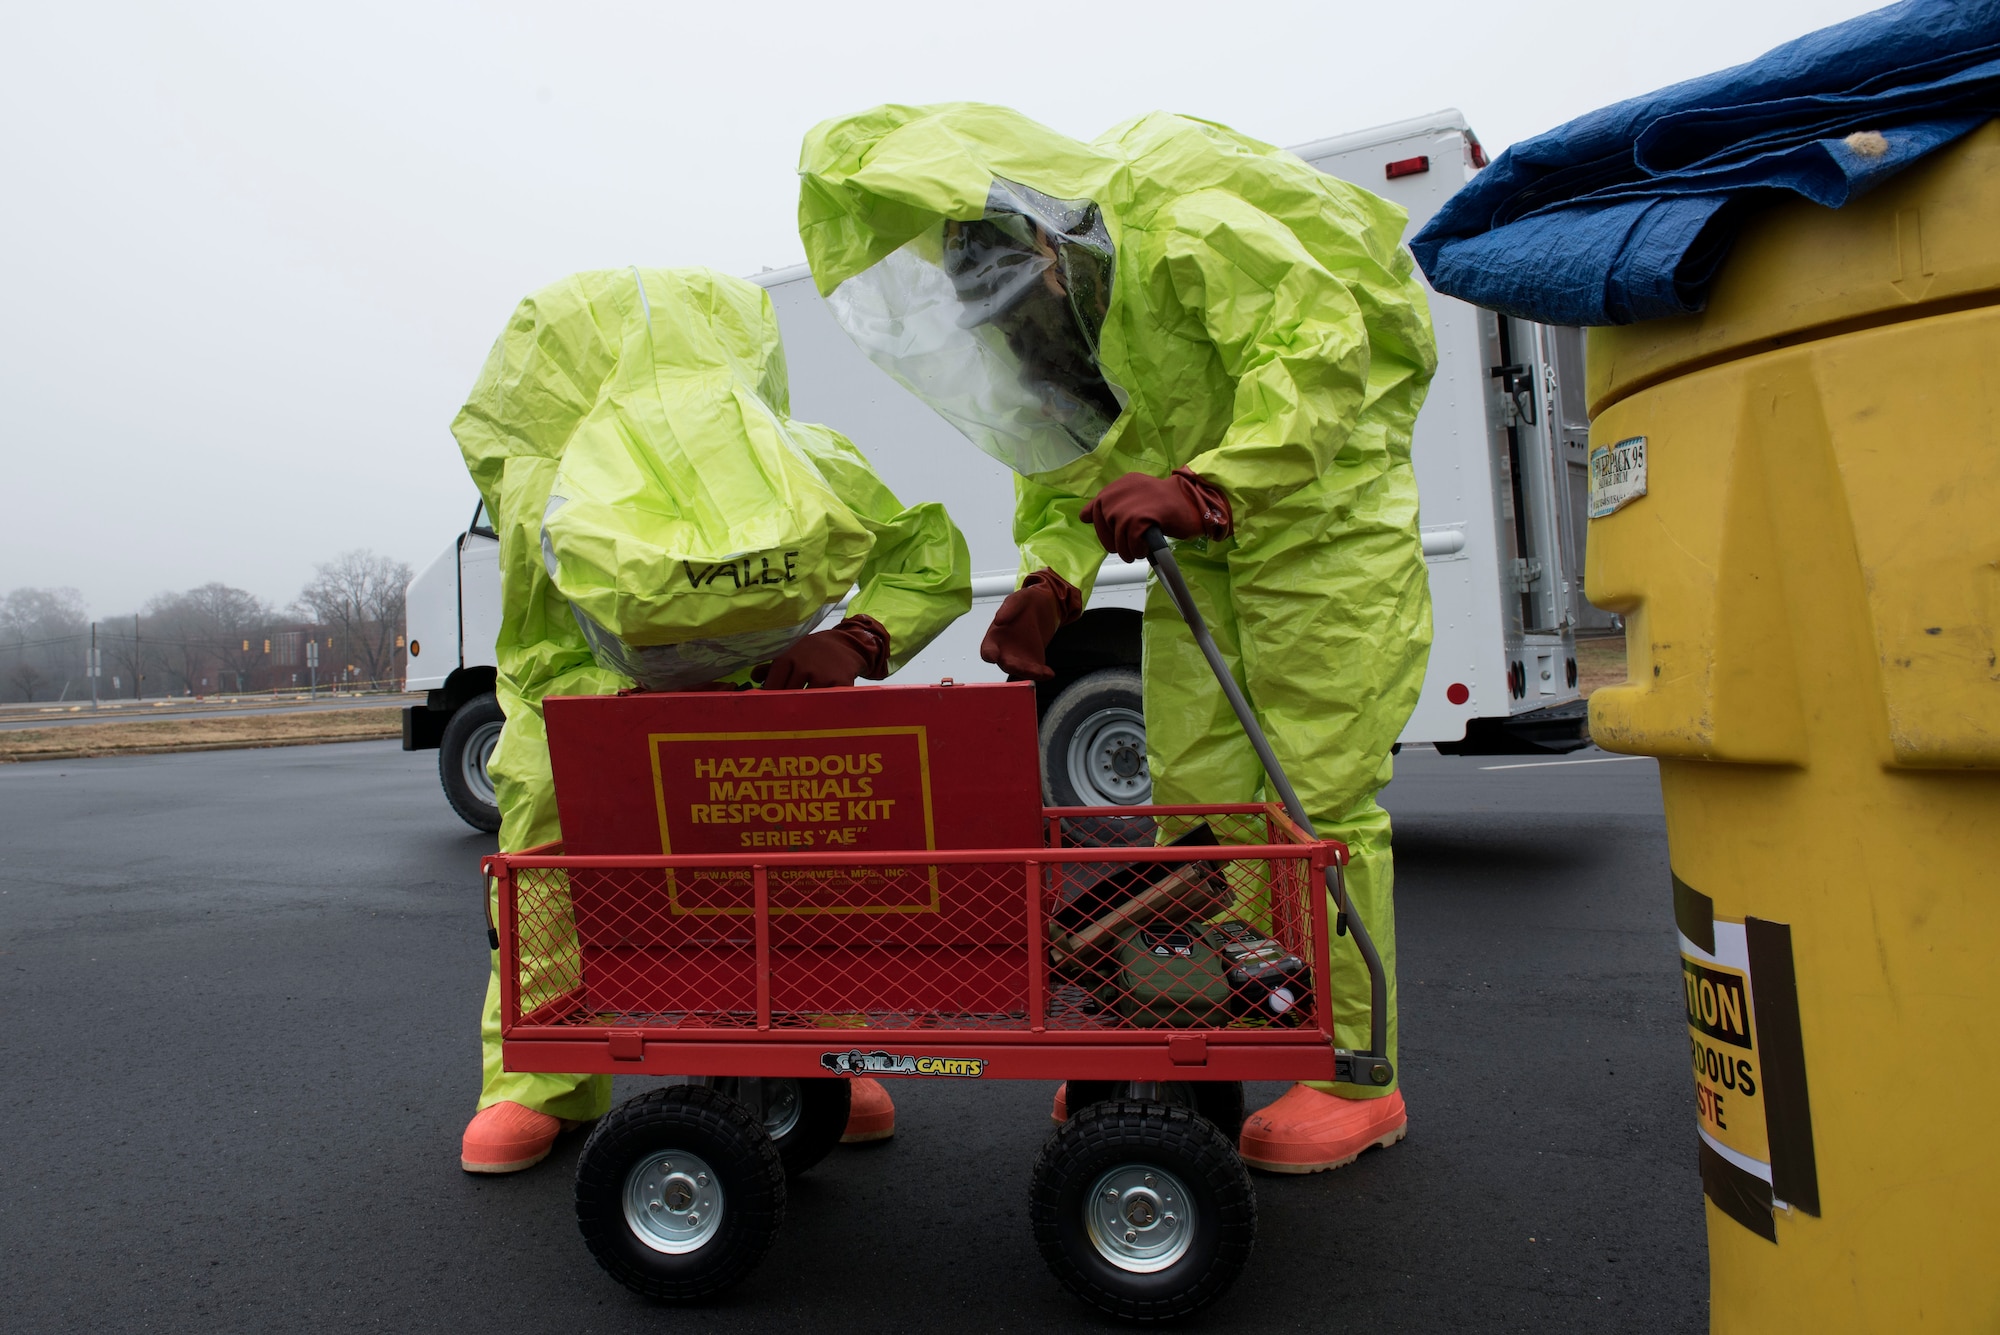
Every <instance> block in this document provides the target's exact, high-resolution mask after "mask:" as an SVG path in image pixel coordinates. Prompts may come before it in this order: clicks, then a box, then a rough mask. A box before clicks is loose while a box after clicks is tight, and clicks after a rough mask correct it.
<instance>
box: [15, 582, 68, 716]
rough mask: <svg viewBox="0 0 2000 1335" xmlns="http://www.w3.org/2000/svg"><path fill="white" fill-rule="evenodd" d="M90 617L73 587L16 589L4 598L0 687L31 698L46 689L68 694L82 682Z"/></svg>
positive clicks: (22, 697) (27, 698)
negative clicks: (57, 688) (55, 687)
mask: <svg viewBox="0 0 2000 1335" xmlns="http://www.w3.org/2000/svg"><path fill="white" fill-rule="evenodd" d="M89 621H90V614H89V613H88V612H87V611H86V610H85V609H84V605H83V597H82V595H81V594H79V593H77V591H76V590H75V589H15V590H14V591H13V592H11V593H9V594H8V595H7V596H6V597H4V598H0V684H4V687H5V690H6V693H7V694H8V695H10V696H16V697H18V698H20V699H23V700H33V699H34V698H35V697H36V696H37V695H39V694H41V692H42V691H43V690H44V688H46V687H47V686H50V685H52V684H54V683H56V682H61V683H62V684H63V686H62V690H63V693H65V694H67V693H68V690H69V688H70V686H71V685H72V684H73V683H76V682H80V681H82V680H83V673H84V657H85V653H84V650H85V646H86V644H87V642H88V639H89Z"/></svg>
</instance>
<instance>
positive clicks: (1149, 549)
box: [1146, 524, 1389, 1057]
mask: <svg viewBox="0 0 2000 1335" xmlns="http://www.w3.org/2000/svg"><path fill="white" fill-rule="evenodd" d="M1146 559H1147V560H1148V561H1150V562H1152V564H1153V573H1154V574H1155V575H1158V576H1159V577H1160V583H1161V584H1163V585H1164V586H1166V590H1167V594H1168V596H1169V597H1171V598H1172V599H1173V600H1174V606H1175V607H1177V608H1178V609H1180V614H1181V619H1182V620H1183V621H1185V622H1187V626H1188V629H1189V630H1190V631H1192V632H1193V633H1194V642H1195V644H1196V645H1198V646H1199V647H1200V649H1201V656H1202V657H1203V658H1206V659H1207V660H1208V666H1209V670H1210V671H1212V672H1213V673H1215V681H1216V684H1217V685H1219V686H1221V687H1222V694H1223V695H1224V696H1225V697H1227V698H1228V700H1229V707H1230V708H1231V709H1233V710H1235V711H1236V721H1237V722H1239V723H1241V724H1242V725H1243V732H1244V735H1245V736H1247V737H1249V739H1250V745H1251V747H1252V748H1253V749H1255V751H1256V752H1257V759H1258V760H1259V761H1261V762H1263V765H1264V773H1265V775H1266V776H1268V777H1269V778H1270V780H1271V787H1272V789H1273V790H1274V791H1275V792H1276V793H1277V794H1278V798H1279V800H1280V801H1281V802H1283V803H1284V806H1285V814H1286V815H1288V816H1290V817H1291V818H1292V823H1293V824H1294V825H1297V826H1298V827H1299V828H1300V829H1301V830H1303V831H1305V833H1306V835H1307V836H1308V837H1309V838H1313V839H1317V838H1319V834H1318V832H1317V831H1315V830H1314V829H1313V823H1312V821H1311V819H1309V818H1308V817H1307V816H1306V809H1305V806H1304V804H1303V803H1301V802H1300V801H1299V795H1298V792H1297V790H1295V789H1294V788H1293V787H1292V781H1291V780H1290V779H1288V778H1286V777H1285V771H1284V767H1283V766H1281V765H1279V764H1278V756H1277V753H1276V752H1274V751H1272V750H1271V742H1270V739H1269V738H1267V737H1265V736H1264V729H1263V728H1262V727H1261V726H1260V725H1259V724H1258V722H1257V716H1256V715H1255V714H1253V713H1251V712H1250V702H1249V701H1248V700H1245V699H1244V698H1243V690H1242V688H1241V687H1239V686H1238V685H1237V684H1236V678H1235V677H1234V676H1233V675H1231V673H1230V671H1229V665H1228V664H1227V663H1225V662H1223V661H1222V651H1221V650H1220V649H1218V648H1216V647H1215V637H1214V636H1212V635H1210V634H1209V633H1208V623H1207V622H1206V621H1203V620H1202V616H1201V609H1199V608H1197V607H1196V606H1195V605H1194V594H1193V593H1191V592H1189V590H1188V586H1187V580H1186V579H1184V578H1183V577H1182V576H1181V568H1180V563H1179V562H1177V561H1175V560H1174V553H1173V549H1172V548H1171V547H1169V546H1168V544H1167V535H1166V534H1164V533H1162V532H1161V531H1160V528H1159V525H1157V524H1153V525H1149V526H1148V527H1147V529H1146ZM1326 888H1327V890H1328V892H1329V893H1330V894H1332V896H1333V904H1334V908H1335V910H1336V911H1337V912H1336V915H1335V918H1334V931H1335V933H1336V934H1337V935H1341V936H1345V935H1347V932H1348V929H1349V928H1350V927H1352V928H1353V933H1354V945H1355V948H1356V949H1357V950H1359V951H1360V952H1361V959H1362V962H1363V963H1365V964H1366V965H1367V966H1368V1055H1369V1056H1370V1057H1386V1056H1387V1055H1388V1051H1389V1036H1388V1015H1389V982H1388V978H1387V976H1386V975H1385V974H1384V973H1383V971H1382V956H1381V953H1380V952H1378V951H1377V950H1376V949H1375V942H1374V940H1373V939H1372V938H1370V937H1369V935H1368V926H1367V924H1366V923H1364V922H1362V921H1361V915H1360V914H1358V913H1353V912H1350V909H1349V906H1348V903H1347V881H1346V878H1345V877H1344V876H1343V875H1342V874H1341V870H1340V867H1339V865H1338V864H1337V863H1328V864H1327V868H1326Z"/></svg>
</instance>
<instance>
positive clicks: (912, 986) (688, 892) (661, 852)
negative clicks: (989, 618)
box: [544, 683, 1041, 1012]
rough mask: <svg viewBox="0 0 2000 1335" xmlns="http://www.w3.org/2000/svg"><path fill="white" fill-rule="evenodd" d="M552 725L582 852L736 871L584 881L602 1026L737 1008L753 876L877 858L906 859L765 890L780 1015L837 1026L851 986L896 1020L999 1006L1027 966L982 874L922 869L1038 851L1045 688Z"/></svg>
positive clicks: (649, 703)
mask: <svg viewBox="0 0 2000 1335" xmlns="http://www.w3.org/2000/svg"><path fill="white" fill-rule="evenodd" d="M544 718H545V720H546V722H547V725H548V735H549V754H550V758H551V762H552V764H553V766H554V771H555V779H556V807H557V812H558V815H559V817H560V819H561V821H562V828H563V836H564V838H563V842H564V846H565V849H566V850H567V851H568V852H569V853H571V854H573V855H581V856H602V855H610V856H620V857H628V856H633V855H641V856H645V855H652V856H663V857H668V858H676V859H677V858H683V857H689V856H702V855H728V856H731V857H733V858H735V859H738V860H740V864H742V865H738V866H736V867H733V868H729V869H702V870H699V871H695V870H692V869H689V868H686V867H677V866H674V865H671V864H669V865H661V866H659V867H657V868H652V869H648V870H647V871H645V872H643V873H640V874H636V875H634V874H626V875H607V874H605V873H603V872H601V871H598V870H595V869H591V868H579V869H578V870H577V871H576V872H574V873H573V874H572V878H571V900H572V911H573V914H574V921H575V925H576V929H577V933H578V935H579V937H580V938H581V947H582V955H583V962H584V964H585V966H586V968H587V969H588V970H589V971H590V973H591V975H592V977H593V978H595V979H596V980H598V985H597V987H596V989H595V992H596V995H597V997H598V1000H599V1002H600V1003H601V1004H602V1005H604V1006H606V1007H609V1008H611V1009H614V1010H619V1011H632V1012H663V1011H684V1010H690V1009H695V1010H698V1009H702V1008H703V1007H704V1006H705V1005H706V1004H707V1003H708V1002H710V1001H711V1000H712V999H713V998H714V997H715V996H716V995H718V994H719V991H718V990H720V991H721V992H727V991H730V990H732V989H735V990H740V988H741V987H742V986H743V985H744V984H745V983H746V982H747V974H746V975H745V976H744V977H742V978H736V977H733V976H724V975H729V974H730V972H731V965H732V964H733V965H734V966H735V968H736V969H737V970H739V971H740V970H743V969H747V968H748V967H749V960H748V957H747V956H745V955H743V954H742V953H741V952H740V951H731V950H730V949H729V947H730V945H731V944H732V943H740V942H743V941H747V939H748V936H749V929H750V923H749V920H750V919H751V918H752V916H753V915H754V914H755V913H756V911H757V908H758V901H757V896H756V892H755V887H754V886H753V884H752V877H751V875H750V871H749V867H748V865H747V864H748V863H750V862H751V861H752V860H759V859H762V858H767V857H769V856H771V855H773V854H794V855H810V856H814V857H819V856H824V855H836V854H863V853H868V852H878V851H879V852H884V853H892V852H893V853H897V854H900V855H903V860H900V861H889V862H884V863H881V864H877V865H868V864H866V863H861V864H859V865H856V864H853V863H850V864H849V865H846V866H843V867H842V868H841V869H840V871H839V873H838V874H833V873H831V872H830V871H829V869H828V868H827V867H825V866H824V865H818V866H796V867H792V868H785V869H782V870H780V869H777V868H774V869H773V871H772V874H771V875H770V877H769V880H768V884H767V886H766V887H765V894H766V896H767V900H768V904H767V913H768V915H769V917H770V918H771V919H772V920H773V921H774V923H775V928H774V931H775V938H774V941H773V946H772V948H773V950H774V951H775V952H776V953H777V955H778V956H780V957H782V959H783V961H784V963H783V965H782V966H781V967H780V968H779V970H778V976H779V977H780V978H783V979H786V980H788V982H789V985H788V987H787V988H786V995H784V996H783V997H781V998H779V1005H780V1007H781V1009H786V1010H799V1011H827V1010H830V1009H838V1008H839V1007H840V1006H842V1005H845V1004H848V1003H849V1002H850V1001H851V997H852V992H853V984H852V979H853V977H854V975H855V974H856V972H857V971H866V972H869V973H871V974H873V975H875V976H876V978H877V982H876V984H875V986H874V987H873V988H872V989H871V991H870V996H871V998H873V1000H874V1001H875V1002H877V1003H878V1004H882V1005H889V1006H892V1007H894V1008H896V1009H917V1010H928V1009H936V1008H939V1007H942V1006H947V1005H972V1006H974V1007H975V1008H977V1007H978V1006H980V1005H987V1006H992V1007H997V1006H1000V1005H1001V1004H1002V1003H1003V1000H1004V998H1003V997H1002V996H1001V995H1000V990H999V989H997V988H995V987H993V986H987V987H982V986H981V985H980V983H979V980H981V979H992V978H994V977H996V975H997V974H998V973H999V972H1000V971H999V970H996V969H995V967H994V965H995V962H996V959H997V957H999V956H1001V955H1008V956H1012V957H1017V956H1018V955H1019V953H1020V952H1021V949H1022V947H1023V946H1024V945H1025V943H1026V940H1027V937H1026V929H1025V927H1024V924H1023V922H1022V918H1021V914H1020V910H1019V906H1018V903H1016V902H1012V901H1011V900H1009V901H996V900H995V898H994V896H993V895H992V894H991V893H990V890H989V887H990V885H991V882H992V879H993V874H992V871H991V869H990V868H988V867H984V866H981V865H978V864H972V865H964V864H948V863H947V864H924V863H921V861H919V862H918V863H917V864H915V865H913V864H912V863H911V862H910V861H909V860H908V855H910V854H921V853H924V852H931V851H936V850H943V849H962V848H1010V849H1011V848H1022V847H1029V846H1033V845H1034V844H1037V843H1039V842H1040V839H1041V807H1040V802H1039V796H1040V787H1041V777H1040V768H1039V760H1038V756H1037V751H1036V744H1035V696H1034V688H1033V687H1032V686H1030V685H1028V684H1026V683H1019V684H1009V685H1001V684H980V685H965V686H944V685H940V686H875V687H856V688H852V689H846V690H829V691H784V692H776V691H773V692H768V693H767V692H763V691H741V692H719V691H709V692H689V693H661V694H642V695H631V696H618V697H612V696H576V697H557V698H552V699H550V700H547V701H546V702H545V703H544ZM862 956H868V957H870V958H867V959H865V960H864V959H862V958H861V957H862ZM1009 972H1011V971H1009ZM989 992H990V993H992V995H987V994H988V993H989Z"/></svg>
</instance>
